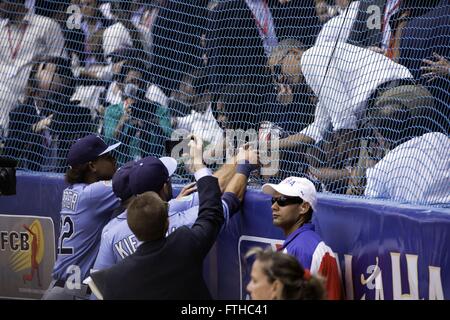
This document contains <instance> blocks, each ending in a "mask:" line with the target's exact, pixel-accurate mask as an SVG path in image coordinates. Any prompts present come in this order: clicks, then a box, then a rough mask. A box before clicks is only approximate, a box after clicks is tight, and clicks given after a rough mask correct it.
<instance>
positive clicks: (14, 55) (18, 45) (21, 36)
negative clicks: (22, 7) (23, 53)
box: [7, 24, 28, 60]
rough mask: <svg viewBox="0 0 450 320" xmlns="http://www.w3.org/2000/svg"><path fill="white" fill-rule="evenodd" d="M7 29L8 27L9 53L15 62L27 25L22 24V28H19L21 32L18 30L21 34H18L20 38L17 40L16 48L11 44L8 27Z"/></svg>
mask: <svg viewBox="0 0 450 320" xmlns="http://www.w3.org/2000/svg"><path fill="white" fill-rule="evenodd" d="M7 27H8V43H9V51H10V52H11V58H12V59H13V60H15V59H16V57H17V54H18V53H19V51H20V47H21V46H22V42H23V38H24V36H25V32H26V31H27V27H28V25H26V24H24V25H22V26H21V27H20V28H21V30H20V32H21V33H20V38H19V41H18V43H17V45H16V47H14V45H13V43H12V39H11V29H10V27H9V26H7Z"/></svg>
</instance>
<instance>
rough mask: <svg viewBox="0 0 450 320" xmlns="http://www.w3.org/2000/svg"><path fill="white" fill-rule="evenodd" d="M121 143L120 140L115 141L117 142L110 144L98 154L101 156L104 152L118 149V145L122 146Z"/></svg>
mask: <svg viewBox="0 0 450 320" xmlns="http://www.w3.org/2000/svg"><path fill="white" fill-rule="evenodd" d="M120 144H121V143H120V142H117V143H115V144H113V145H111V146H109V147H108V148H106V150H105V151H103V152H102V153H100V154H99V155H98V156H99V157H100V156H102V155H104V154H107V153H108V152H110V151H112V150H114V149H116V148H117V147H118V146H120Z"/></svg>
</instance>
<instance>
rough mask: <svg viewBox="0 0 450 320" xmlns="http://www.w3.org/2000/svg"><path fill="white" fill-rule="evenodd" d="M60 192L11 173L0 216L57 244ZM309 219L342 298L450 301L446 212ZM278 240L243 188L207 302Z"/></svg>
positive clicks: (354, 202)
mask: <svg viewBox="0 0 450 320" xmlns="http://www.w3.org/2000/svg"><path fill="white" fill-rule="evenodd" d="M63 188H64V181H63V177H62V175H53V174H31V173H23V172H18V174H17V195H16V196H2V197H0V214H14V215H36V216H49V217H51V218H52V219H53V221H54V225H55V229H56V230H55V238H56V239H57V238H58V233H59V209H60V205H61V204H60V202H61V195H62V190H63ZM314 221H315V224H316V226H317V229H318V231H319V233H320V234H321V235H322V237H323V238H324V240H325V241H326V242H327V243H328V244H329V245H330V246H331V247H332V248H333V249H334V250H335V252H337V253H338V256H339V261H340V268H341V273H342V278H343V282H344V283H345V289H346V294H347V298H350V299H375V298H378V299H380V298H384V299H393V298H396V299H417V298H418V299H429V298H434V299H435V298H444V299H450V210H449V209H443V208H430V207H418V206H411V205H399V204H395V203H389V202H386V201H374V200H373V201H370V200H367V199H361V200H359V199H348V198H347V199H343V198H340V197H338V196H332V195H328V194H320V195H319V207H318V210H317V213H316V214H315V218H314ZM282 239H283V234H282V233H281V232H280V230H279V229H277V228H275V227H274V226H273V225H272V220H271V209H270V201H269V197H268V196H266V195H264V194H262V193H261V192H259V191H256V190H249V191H248V192H247V195H246V198H245V202H244V207H243V210H242V212H241V213H238V214H236V215H235V216H234V217H233V218H232V220H231V221H230V223H229V225H228V226H227V228H226V229H225V230H224V231H223V232H222V233H221V234H220V236H219V239H218V241H217V243H216V245H215V246H214V248H213V249H212V251H211V253H210V255H209V257H208V260H207V261H206V262H205V266H206V270H205V278H206V279H207V282H208V284H209V287H210V289H211V291H212V293H213V295H214V297H216V298H219V299H245V298H246V297H247V296H246V293H245V285H246V283H247V282H248V280H249V278H248V274H249V263H247V262H246V261H245V259H244V258H243V255H244V254H245V252H246V251H247V250H248V249H249V248H250V247H252V246H255V245H258V246H267V245H271V246H272V247H274V248H276V247H277V245H279V244H281V243H282ZM377 261H378V262H377ZM180 263H182V262H180ZM371 275H372V276H371Z"/></svg>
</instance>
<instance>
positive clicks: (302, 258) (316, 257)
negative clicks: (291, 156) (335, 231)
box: [262, 177, 343, 300]
mask: <svg viewBox="0 0 450 320" xmlns="http://www.w3.org/2000/svg"><path fill="white" fill-rule="evenodd" d="M262 191H263V192H264V193H266V194H269V195H271V196H272V218H273V224H274V225H275V226H277V227H279V228H281V229H282V230H283V232H284V234H285V236H286V240H285V241H284V243H283V247H282V248H281V250H283V252H285V253H288V254H290V255H292V256H294V257H296V258H297V260H298V261H299V262H300V264H301V265H302V266H303V267H304V268H306V269H309V270H310V272H311V274H314V275H316V274H318V275H320V276H322V277H324V278H325V279H326V289H327V298H328V299H330V300H338V299H343V290H342V285H341V276H340V269H339V261H338V258H337V255H336V254H335V253H334V252H333V251H332V250H331V248H330V247H328V246H327V245H326V244H325V242H323V241H322V239H321V237H320V236H319V234H318V233H317V232H315V230H314V224H313V223H312V216H313V213H314V212H315V211H316V209H317V196H316V188H315V187H314V184H313V183H312V182H311V181H309V180H308V179H306V178H298V177H289V178H286V179H284V180H283V181H281V182H280V183H279V184H270V183H267V184H265V185H263V187H262Z"/></svg>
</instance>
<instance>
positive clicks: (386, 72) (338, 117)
mask: <svg viewBox="0 0 450 320" xmlns="http://www.w3.org/2000/svg"><path fill="white" fill-rule="evenodd" d="M335 45H336V49H335V50H334V53H333V48H334V47H335ZM332 54H333V58H332V59H331V56H332ZM330 59H331V63H330V64H329V62H330ZM300 64H301V69H302V73H303V75H304V76H305V80H306V82H307V84H308V85H309V86H310V87H311V89H312V90H313V91H314V93H315V94H316V96H317V97H318V99H319V101H318V103H317V106H316V111H315V119H314V122H313V123H312V124H310V125H309V126H308V127H306V128H305V129H303V131H302V132H301V133H302V134H304V135H306V136H308V137H311V138H312V139H314V140H315V141H316V142H319V141H320V140H322V139H323V136H324V134H325V132H326V131H327V129H328V127H329V126H330V125H332V126H333V130H339V129H356V128H357V121H358V120H359V118H360V117H361V116H362V112H363V111H364V108H365V106H366V103H367V100H368V98H369V97H370V95H371V94H372V93H373V92H375V90H376V89H377V87H378V86H379V85H381V84H383V83H385V82H388V81H391V80H398V79H406V78H413V76H412V75H411V73H410V72H409V70H408V69H407V68H406V67H404V66H402V65H400V64H398V63H395V62H393V61H392V60H390V59H389V58H387V57H385V56H383V55H381V54H379V53H376V52H373V51H371V50H368V49H364V48H360V47H357V46H354V45H351V44H347V43H342V42H338V43H334V42H322V43H319V44H317V45H316V46H314V47H312V48H310V49H308V50H306V51H305V52H304V53H303V55H302V58H301V61H300ZM328 64H329V68H328V71H327V66H328Z"/></svg>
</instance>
